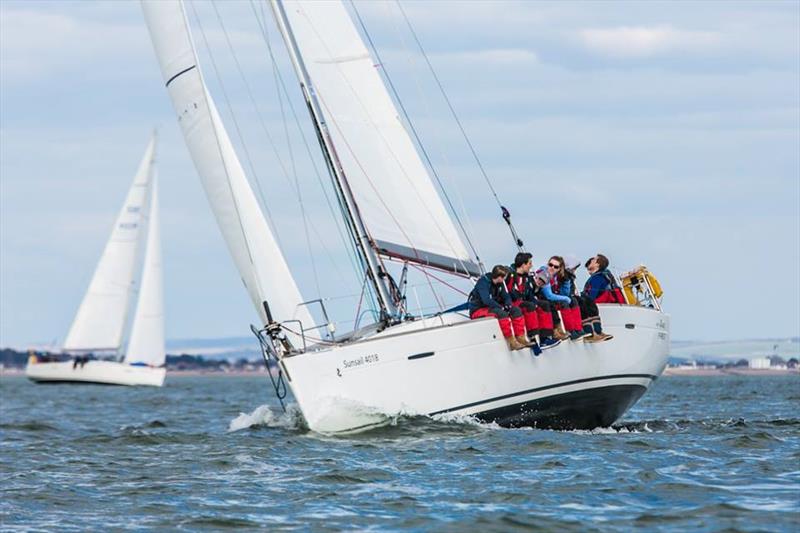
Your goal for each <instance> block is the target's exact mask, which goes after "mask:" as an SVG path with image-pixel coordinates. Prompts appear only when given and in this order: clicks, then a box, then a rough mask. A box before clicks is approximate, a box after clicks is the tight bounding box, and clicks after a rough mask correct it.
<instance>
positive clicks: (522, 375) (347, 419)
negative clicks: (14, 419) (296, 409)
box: [282, 305, 669, 433]
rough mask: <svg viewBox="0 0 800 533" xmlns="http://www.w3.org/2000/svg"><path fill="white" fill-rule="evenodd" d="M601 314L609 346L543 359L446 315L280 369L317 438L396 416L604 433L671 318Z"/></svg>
mask: <svg viewBox="0 0 800 533" xmlns="http://www.w3.org/2000/svg"><path fill="white" fill-rule="evenodd" d="M600 313H601V317H602V319H603V326H604V331H606V332H607V333H611V334H613V335H614V339H613V340H611V341H606V342H602V343H592V344H589V343H583V342H571V341H565V342H562V343H561V344H560V345H559V346H557V347H555V348H552V349H550V350H546V351H545V352H544V353H543V354H542V355H541V356H540V357H533V355H532V354H531V352H530V350H519V351H514V352H511V351H509V350H508V348H507V347H506V343H505V340H504V339H503V337H502V335H501V333H500V329H499V326H498V324H497V321H496V320H495V319H493V318H487V319H481V320H472V321H471V320H468V319H465V318H464V317H462V316H460V315H457V314H454V313H451V314H448V315H443V316H442V317H436V318H431V319H426V320H425V321H424V323H423V321H418V322H410V323H407V324H403V325H400V326H396V327H393V328H390V329H389V330H386V331H384V332H382V333H378V334H376V335H374V336H372V337H370V338H369V339H364V340H360V341H358V342H354V343H352V344H346V345H341V346H336V347H334V348H332V349H326V350H322V351H317V352H307V353H304V354H300V355H295V356H289V357H284V358H283V359H282V365H283V368H284V370H285V371H286V373H287V377H288V378H289V379H288V382H289V386H290V387H291V389H292V392H293V393H294V396H295V398H296V399H297V402H298V404H299V406H300V409H301V411H302V412H303V415H304V417H305V419H306V421H307V423H308V425H309V427H310V428H311V429H312V430H314V431H318V432H323V433H336V432H347V431H356V430H359V429H362V428H367V427H370V426H373V425H377V424H381V423H385V422H386V420H387V415H388V416H393V415H397V414H408V415H442V414H447V415H450V414H452V415H456V416H457V415H471V416H475V417H477V418H479V419H481V420H484V421H489V422H496V423H498V424H500V425H503V426H510V427H516V426H536V427H548V428H566V429H573V428H574V429H592V428H595V427H605V426H609V425H611V424H612V423H613V422H615V421H616V420H617V419H619V418H620V417H621V416H622V415H623V414H624V413H625V411H627V410H628V408H630V407H631V406H632V405H633V404H634V403H635V402H636V401H637V400H638V399H639V398H640V397H641V396H642V394H644V392H645V391H646V390H647V389H648V388H649V387H650V385H651V384H652V383H653V382H654V381H655V380H656V379H657V378H658V377H659V376H660V375H661V373H662V371H663V370H664V367H665V366H666V363H667V357H668V351H669V317H668V315H665V314H664V313H661V312H658V311H655V310H652V309H646V308H642V307H633V306H621V305H601V306H600ZM436 325H438V326H439V327H435V326H436ZM423 327H424V328H426V329H422V328H423Z"/></svg>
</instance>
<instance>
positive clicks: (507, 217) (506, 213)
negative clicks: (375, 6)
mask: <svg viewBox="0 0 800 533" xmlns="http://www.w3.org/2000/svg"><path fill="white" fill-rule="evenodd" d="M395 4H397V7H398V9H399V10H400V13H402V15H403V19H404V20H405V21H406V24H407V25H408V29H409V30H410V31H411V35H412V36H413V37H414V41H415V42H416V43H417V46H418V47H419V50H420V52H421V53H422V57H423V58H425V63H426V64H427V65H428V69H429V70H430V71H431V74H432V75H433V79H434V80H435V81H436V85H437V86H438V87H439V91H440V92H441V93H442V97H444V101H445V102H446V103H447V107H448V108H449V109H450V113H451V114H452V115H453V118H454V119H455V121H456V124H457V125H458V129H459V130H460V131H461V135H462V136H463V137H464V140H465V141H466V143H467V146H468V147H469V150H470V152H472V157H473V158H474V159H475V162H476V163H477V164H478V168H479V169H480V171H481V174H482V175H483V179H484V180H485V181H486V184H487V185H488V186H489V190H490V191H491V192H492V196H494V199H495V201H496V202H497V205H498V206H499V207H500V209H501V210H502V213H503V220H505V222H506V224H508V227H509V229H510V230H511V235H512V237H513V238H514V241H515V243H516V245H517V248H519V249H520V251H522V249H523V247H524V244H523V243H522V240H521V239H520V238H519V235H517V231H516V229H514V225H513V224H512V223H511V213H509V211H508V209H506V208H505V207H503V204H502V203H501V202H500V198H499V197H498V196H497V191H496V190H495V188H494V185H492V180H490V179H489V175H488V174H487V173H486V169H485V168H484V167H483V163H482V162H481V160H480V158H479V157H478V152H477V151H476V150H475V147H474V146H473V145H472V141H470V140H469V136H468V135H467V132H466V130H465V129H464V126H463V125H462V124H461V119H459V118H458V113H456V110H455V108H454V107H453V104H452V102H451V101H450V98H449V97H448V96H447V92H446V91H445V90H444V86H443V85H442V82H441V80H439V76H438V75H437V74H436V70H435V69H434V68H433V64H432V63H431V61H430V59H429V58H428V54H427V53H426V52H425V48H424V47H423V46H422V42H421V41H420V40H419V37H417V32H416V31H414V27H413V26H412V25H411V20H409V18H408V16H407V15H406V12H405V10H404V9H403V6H402V5H401V4H400V0H395Z"/></svg>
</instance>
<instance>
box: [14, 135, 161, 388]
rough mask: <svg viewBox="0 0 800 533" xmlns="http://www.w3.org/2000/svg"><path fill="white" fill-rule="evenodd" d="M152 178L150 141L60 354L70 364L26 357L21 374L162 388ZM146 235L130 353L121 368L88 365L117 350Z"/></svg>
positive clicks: (158, 264)
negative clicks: (93, 356) (25, 365)
mask: <svg viewBox="0 0 800 533" xmlns="http://www.w3.org/2000/svg"><path fill="white" fill-rule="evenodd" d="M155 174H156V172H155V138H153V139H152V140H151V141H150V143H149V144H148V147H147V149H146V151H145V154H144V157H143V158H142V162H141V164H140V165H139V170H138V171H137V173H136V176H135V178H134V180H133V184H132V185H131V188H130V190H129V191H128V195H127V197H126V198H125V203H124V204H123V206H122V209H121V210H120V213H119V215H118V216H117V220H116V223H115V225H114V229H113V231H112V232H111V236H110V238H109V240H108V242H107V243H106V247H105V249H104V250H103V254H102V256H101V257H100V261H99V262H98V264H97V268H96V269H95V273H94V276H93V277H92V281H91V283H90V284H89V289H88V290H87V291H86V295H85V296H84V298H83V301H82V302H81V305H80V307H79V308H78V312H77V314H76V315H75V319H74V320H73V322H72V326H71V327H70V329H69V333H68V334H67V337H66V339H65V341H64V345H63V351H64V352H65V354H69V355H71V356H72V357H71V358H70V359H69V360H66V361H48V360H46V359H43V358H40V357H37V356H35V355H34V356H31V359H30V360H29V362H28V365H27V367H26V370H25V372H26V375H27V376H28V378H30V379H31V380H33V381H35V382H39V383H58V382H61V383H64V382H72V383H102V384H109V385H152V386H156V387H160V386H161V385H163V383H164V378H165V376H166V369H165V368H164V363H165V360H166V354H165V350H164V310H163V308H164V305H163V287H162V279H161V240H160V230H159V220H158V216H159V209H158V190H157V183H156V176H155ZM143 228H144V231H145V232H146V233H145V235H146V239H145V248H144V258H143V261H142V265H143V266H142V275H141V283H140V289H139V298H138V301H137V304H136V311H135V312H134V315H133V323H132V327H131V330H130V336H129V341H128V346H127V350H126V352H125V354H124V356H123V358H122V360H121V361H117V360H107V359H95V358H90V357H88V354H100V353H109V352H113V353H114V354H117V353H119V350H120V348H121V347H122V344H123V337H124V333H125V329H126V325H127V322H128V318H129V309H130V307H131V300H132V295H133V293H134V292H135V291H134V289H135V279H136V266H137V264H138V262H139V259H140V258H141V254H140V251H141V241H142V229H143Z"/></svg>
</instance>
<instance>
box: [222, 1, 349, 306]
mask: <svg viewBox="0 0 800 533" xmlns="http://www.w3.org/2000/svg"><path fill="white" fill-rule="evenodd" d="M212 5H213V8H214V12H215V14H216V16H217V20H218V22H219V24H220V27H221V29H222V31H223V33H224V36H225V40H226V42H227V44H228V48H229V50H230V53H231V56H232V58H233V60H234V63H235V65H236V69H237V71H238V73H239V76H240V77H241V79H242V82H243V83H244V86H245V89H246V91H247V94H248V96H249V98H250V102H251V104H252V106H253V109H254V111H255V114H256V116H257V118H258V121H259V123H260V125H261V128H262V130H263V131H264V133H265V135H266V137H267V140H268V141H269V144H270V146H271V147H272V149H273V152H274V153H275V156H276V159H277V160H278V164H279V165H280V167H281V170H282V171H283V176H284V179H286V181H287V183H288V184H289V186H290V187H291V186H292V183H291V180H290V179H289V177H288V172H287V170H286V166H285V164H284V162H283V160H282V159H281V157H280V153H279V152H278V150H277V147H276V143H275V141H274V139H273V138H272V136H271V135H270V133H269V130H268V128H267V127H266V124H265V121H264V117H263V115H262V114H261V111H260V109H259V107H258V104H257V102H256V99H255V97H254V96H253V91H252V89H251V86H250V84H249V82H248V80H247V77H246V75H245V73H244V69H243V68H242V66H241V63H240V62H239V58H238V56H237V55H236V51H235V49H234V47H233V44H232V41H231V40H230V36H229V34H228V31H227V28H226V27H225V23H224V21H223V20H222V16H221V14H220V12H219V10H218V9H217V5H216V3H212ZM242 142H244V141H242ZM251 164H252V163H251ZM295 176H296V172H295ZM256 178H257V185H258V188H259V192H260V193H261V200H262V202H263V203H264V204H265V206H266V200H265V198H264V196H263V190H262V189H261V180H260V179H258V177H257V176H256ZM297 196H298V203H299V204H300V209H301V213H302V216H303V222H304V229H305V237H306V244H307V246H308V250H309V255H310V257H311V261H312V268H313V272H314V279H315V282H316V286H317V291H318V293H319V294H321V291H320V284H319V277H318V274H317V268H316V262H315V261H314V256H313V255H311V243H310V235H309V233H308V224H307V216H306V212H305V205H304V202H303V200H302V197H301V195H300V191H299V188H298V190H297ZM273 226H274V224H273ZM313 230H314V232H315V234H316V235H317V236H318V237H319V240H320V244H321V246H322V248H323V250H325V252H326V254H327V255H328V258H329V260H330V261H331V263H332V264H333V266H334V268H335V269H336V271H337V273H338V274H339V276H340V277H341V279H342V280H344V279H345V277H344V275H343V273H342V272H341V270H340V269H339V267H338V265H337V264H336V262H335V261H334V260H333V257H332V254H331V253H330V250H329V249H328V248H327V246H325V242H324V240H323V239H322V238H321V236H319V232H318V231H317V229H316V227H314V228H313Z"/></svg>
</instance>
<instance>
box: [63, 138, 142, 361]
mask: <svg viewBox="0 0 800 533" xmlns="http://www.w3.org/2000/svg"><path fill="white" fill-rule="evenodd" d="M153 150H154V139H153V140H151V141H150V143H149V144H148V145H147V149H146V151H145V153H144V157H143V158H142V162H141V164H140V165H139V170H138V171H137V172H136V177H135V178H134V180H133V185H131V188H130V190H129V191H128V196H127V197H126V198H125V204H124V205H123V206H122V209H121V211H120V212H119V215H118V216H117V220H116V222H115V224H114V229H113V231H112V232H111V237H110V238H109V240H108V243H106V247H105V249H104V250H103V255H102V256H101V257H100V262H99V263H98V264H97V268H96V269H95V272H94V276H93V277H92V281H91V283H90V284H89V289H88V290H87V291H86V295H85V296H84V298H83V301H82V302H81V305H80V307H79V308H78V313H77V314H76V315H75V319H74V320H73V322H72V326H71V327H70V329H69V333H68V334H67V337H66V339H65V341H64V346H63V348H64V350H65V351H105V350H118V349H119V347H120V345H121V344H122V337H123V333H124V329H125V324H126V322H127V318H128V309H129V307H130V305H129V304H130V298H131V293H132V289H133V285H134V274H135V266H136V262H137V258H138V252H139V242H140V240H141V239H140V233H141V232H140V229H141V226H142V224H141V223H142V216H143V213H144V208H145V204H146V202H147V193H148V191H149V184H150V178H151V176H152V172H153Z"/></svg>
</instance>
